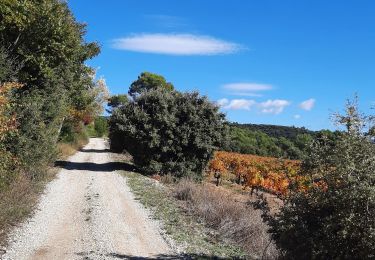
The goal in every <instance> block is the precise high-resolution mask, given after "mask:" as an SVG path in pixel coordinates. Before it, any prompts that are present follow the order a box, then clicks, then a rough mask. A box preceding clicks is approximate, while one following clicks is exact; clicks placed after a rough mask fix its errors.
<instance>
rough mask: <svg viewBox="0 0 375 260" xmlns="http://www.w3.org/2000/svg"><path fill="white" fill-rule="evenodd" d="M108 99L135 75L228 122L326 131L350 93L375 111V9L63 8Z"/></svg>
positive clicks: (104, 4) (310, 5)
mask: <svg viewBox="0 0 375 260" xmlns="http://www.w3.org/2000/svg"><path fill="white" fill-rule="evenodd" d="M68 4H69V7H70V8H71V10H72V12H73V14H74V15H75V17H76V19H77V20H78V21H79V22H83V23H86V24H87V35H86V36H85V38H86V40H87V41H96V42H98V43H99V44H100V46H101V54H100V55H99V56H97V57H95V58H94V59H92V60H90V61H89V62H88V64H89V65H90V66H93V67H95V68H97V74H98V76H101V77H104V78H105V80H106V82H107V85H108V87H109V90H110V92H111V93H112V94H120V93H122V94H124V93H127V91H128V88H129V86H130V84H131V83H132V82H133V81H134V80H136V79H137V77H138V75H139V74H140V73H142V72H144V71H149V72H153V73H157V74H161V75H163V76H164V77H165V78H166V79H167V81H169V82H172V83H173V84H174V86H175V88H176V89H177V90H179V91H199V92H200V93H201V94H202V95H207V96H208V98H209V99H210V100H211V101H213V102H216V103H217V104H219V105H220V106H221V111H223V112H224V113H225V114H226V115H227V119H228V120H229V121H232V122H239V123H254V124H276V125H288V126H298V127H302V126H303V127H306V128H309V129H311V130H320V129H334V126H333V124H332V123H331V121H330V115H331V114H332V113H334V112H338V111H343V108H344V105H345V101H346V99H348V98H352V97H353V96H354V95H355V94H356V93H357V94H358V96H359V100H360V107H361V109H362V110H363V111H364V112H365V113H371V112H372V113H373V112H374V110H370V108H371V107H373V106H375V91H374V90H375V15H374V13H375V1H372V0H359V1H354V0H351V1H349V0H340V1H338V0H330V1H326V0H304V1H297V0H294V1H290V0H283V1H280V0H273V1H271V0H264V1H255V0H254V1H253V0H248V1H247V0H231V1H227V0H220V1H217V0H205V1H202V0H185V1H183V0H180V1H177V0H107V1H103V0H90V1H83V0H81V1H77V0H76V1H73V0H70V1H68Z"/></svg>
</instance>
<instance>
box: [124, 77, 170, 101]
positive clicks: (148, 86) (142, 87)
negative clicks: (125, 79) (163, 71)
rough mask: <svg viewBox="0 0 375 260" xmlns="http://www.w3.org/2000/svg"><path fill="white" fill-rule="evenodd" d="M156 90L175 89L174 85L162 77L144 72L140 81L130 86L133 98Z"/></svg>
mask: <svg viewBox="0 0 375 260" xmlns="http://www.w3.org/2000/svg"><path fill="white" fill-rule="evenodd" d="M156 88H164V89H166V90H170V91H171V90H173V89H174V86H173V84H172V83H170V82H167V81H166V80H165V78H164V77H163V76H161V75H157V74H153V73H150V72H142V73H141V75H140V76H138V79H137V80H136V81H134V82H133V83H132V84H131V85H130V88H129V92H128V94H129V96H131V97H132V98H136V97H137V96H139V95H140V94H141V93H142V92H144V91H148V90H152V89H156Z"/></svg>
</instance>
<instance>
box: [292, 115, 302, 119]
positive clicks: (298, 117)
mask: <svg viewBox="0 0 375 260" xmlns="http://www.w3.org/2000/svg"><path fill="white" fill-rule="evenodd" d="M293 117H294V119H300V118H301V115H294V116H293Z"/></svg>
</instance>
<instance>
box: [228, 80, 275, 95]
mask: <svg viewBox="0 0 375 260" xmlns="http://www.w3.org/2000/svg"><path fill="white" fill-rule="evenodd" d="M223 89H225V90H228V91H230V94H232V95H237V96H252V97H260V96H262V95H261V94H259V92H261V91H266V90H271V89H273V87H272V86H271V85H268V84H259V83H248V82H239V83H229V84H225V85H223Z"/></svg>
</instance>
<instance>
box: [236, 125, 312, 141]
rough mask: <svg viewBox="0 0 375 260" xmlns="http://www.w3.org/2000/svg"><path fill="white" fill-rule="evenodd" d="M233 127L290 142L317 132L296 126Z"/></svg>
mask: <svg viewBox="0 0 375 260" xmlns="http://www.w3.org/2000/svg"><path fill="white" fill-rule="evenodd" d="M231 126H236V127H239V128H242V129H247V130H250V131H259V132H262V133H265V134H267V135H268V136H270V137H275V138H280V137H284V138H286V139H289V140H293V139H295V138H296V137H297V136H298V135H300V134H308V135H312V136H314V135H315V134H316V133H317V132H315V131H311V130H308V129H306V128H304V127H295V126H281V125H263V124H259V125H258V124H239V123H231Z"/></svg>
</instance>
